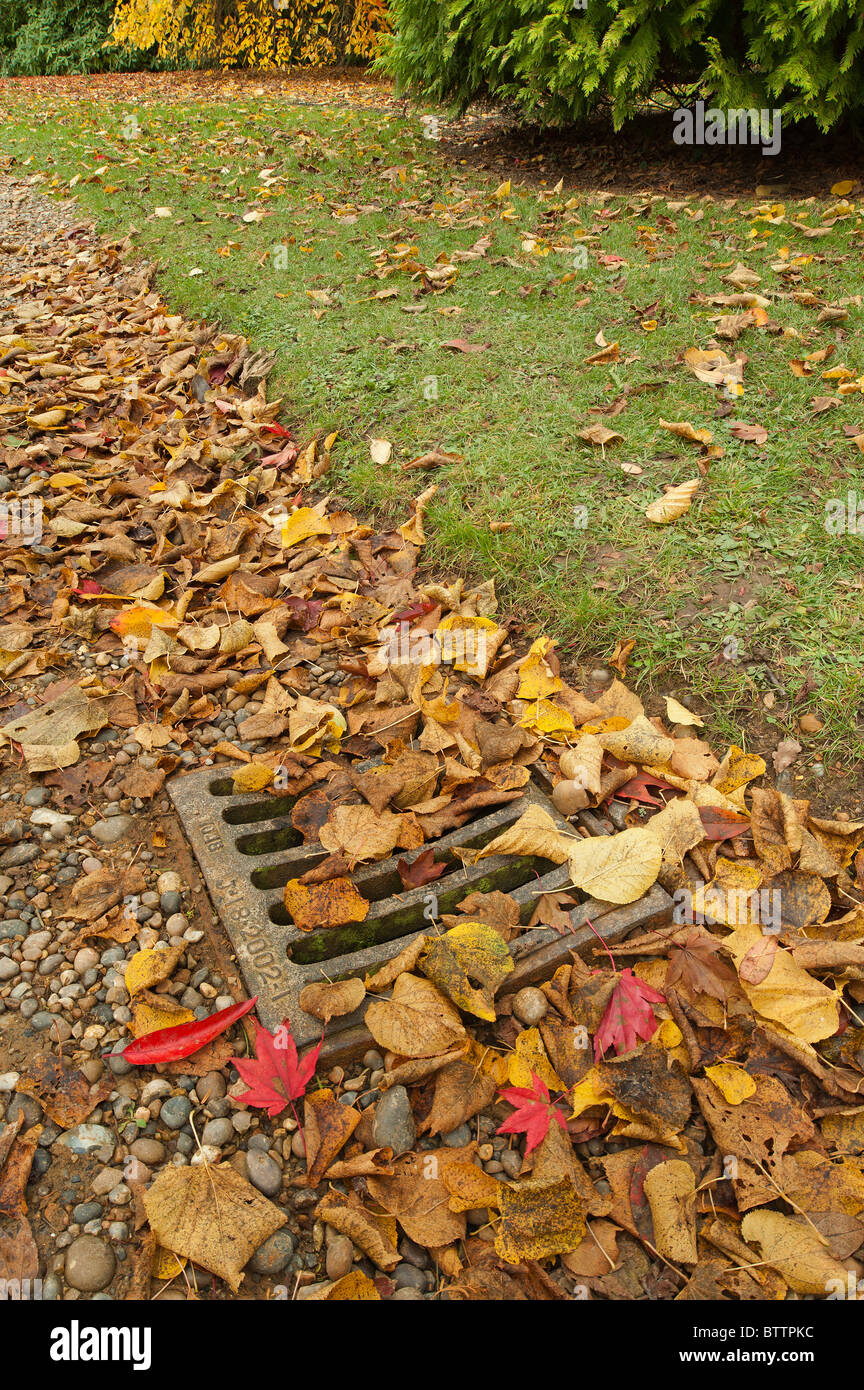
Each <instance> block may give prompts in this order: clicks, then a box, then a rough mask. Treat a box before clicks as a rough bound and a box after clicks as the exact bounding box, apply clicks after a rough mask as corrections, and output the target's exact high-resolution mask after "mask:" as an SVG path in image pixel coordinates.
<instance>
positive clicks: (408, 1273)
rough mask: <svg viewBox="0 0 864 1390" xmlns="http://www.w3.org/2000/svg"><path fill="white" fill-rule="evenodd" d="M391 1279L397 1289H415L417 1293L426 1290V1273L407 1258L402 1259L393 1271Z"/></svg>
mask: <svg viewBox="0 0 864 1390" xmlns="http://www.w3.org/2000/svg"><path fill="white" fill-rule="evenodd" d="M393 1281H394V1283H395V1285H396V1287H397V1289H416V1290H417V1292H418V1293H425V1292H426V1275H425V1274H424V1273H423V1270H422V1269H417V1268H416V1266H415V1265H411V1264H409V1263H408V1261H407V1260H403V1261H402V1263H401V1264H398V1265H397V1266H396V1268H395V1270H394V1271H393Z"/></svg>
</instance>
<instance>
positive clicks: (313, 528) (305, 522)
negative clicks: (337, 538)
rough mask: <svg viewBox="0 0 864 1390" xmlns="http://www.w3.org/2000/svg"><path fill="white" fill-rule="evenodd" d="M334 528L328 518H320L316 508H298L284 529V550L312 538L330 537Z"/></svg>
mask: <svg viewBox="0 0 864 1390" xmlns="http://www.w3.org/2000/svg"><path fill="white" fill-rule="evenodd" d="M332 534H333V527H332V526H331V525H330V522H329V521H328V520H327V518H326V517H323V516H320V515H319V513H318V512H317V511H316V510H315V508H314V507H298V508H297V510H296V512H292V513H291V515H290V516H289V518H288V520H287V521H286V522H285V524H284V525H283V527H282V549H283V550H288V549H289V547H290V546H292V545H299V543H300V541H306V540H308V539H309V538H310V536H330V535H332Z"/></svg>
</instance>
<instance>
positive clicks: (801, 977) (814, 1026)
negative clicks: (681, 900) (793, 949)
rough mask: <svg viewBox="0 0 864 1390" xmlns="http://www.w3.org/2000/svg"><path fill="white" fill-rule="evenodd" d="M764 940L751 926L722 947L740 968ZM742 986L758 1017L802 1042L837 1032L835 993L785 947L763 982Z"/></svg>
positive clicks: (746, 983)
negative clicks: (775, 1024)
mask: <svg viewBox="0 0 864 1390" xmlns="http://www.w3.org/2000/svg"><path fill="white" fill-rule="evenodd" d="M694 906H695V902H694ZM763 940H764V935H763V932H762V931H761V929H760V927H758V926H756V925H749V924H748V925H745V926H740V927H738V929H737V930H736V931H734V932H733V933H732V935H731V936H727V937H726V940H725V941H724V943H723V945H724V947H725V948H726V949H727V950H728V951H730V952H731V954H732V958H733V960H734V962H735V966H736V969H740V966H741V962H742V961H743V959H744V957H745V956H746V954H747V952H748V951H750V950H752V948H753V947H754V946H756V945H758V944H759V943H760V942H761V941H763ZM741 987H742V989H743V990H744V992H745V994H746V995H747V998H748V999H749V1000H750V1003H751V1004H752V1005H753V1008H754V1009H755V1010H756V1012H757V1013H758V1014H761V1015H762V1017H763V1018H770V1019H774V1020H775V1021H776V1022H777V1023H782V1025H783V1027H784V1028H787V1029H788V1030H789V1032H790V1033H793V1034H794V1035H795V1037H796V1038H800V1039H801V1041H802V1042H808V1043H816V1042H820V1041H821V1040H822V1039H823V1038H831V1037H833V1036H834V1034H835V1033H836V1032H837V1029H838V1027H839V1023H840V1016H839V1010H838V1005H837V997H836V992H835V991H834V990H832V989H828V987H827V986H826V985H823V984H822V983H821V982H820V981H819V980H815V979H814V978H813V976H812V975H808V973H807V971H806V970H802V968H801V966H800V965H798V964H797V962H796V961H795V959H794V957H793V956H792V955H791V954H790V953H789V952H788V951H784V950H783V949H782V947H778V949H777V951H776V953H775V956H774V961H773V963H772V965H771V969H770V970H769V971H768V974H767V975H766V976H765V978H764V980H762V981H761V982H760V983H759V984H755V985H754V984H750V983H749V982H748V981H747V980H741Z"/></svg>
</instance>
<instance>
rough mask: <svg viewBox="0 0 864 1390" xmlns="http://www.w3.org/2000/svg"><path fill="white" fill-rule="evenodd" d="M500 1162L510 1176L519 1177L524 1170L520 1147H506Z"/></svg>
mask: <svg viewBox="0 0 864 1390" xmlns="http://www.w3.org/2000/svg"><path fill="white" fill-rule="evenodd" d="M500 1163H501V1167H502V1168H503V1169H504V1172H505V1173H506V1174H507V1176H508V1178H518V1176H519V1174H520V1173H521V1172H522V1155H521V1154H520V1153H519V1150H518V1149H504V1150H503V1151H502V1153H501V1158H500Z"/></svg>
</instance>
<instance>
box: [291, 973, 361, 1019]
mask: <svg viewBox="0 0 864 1390" xmlns="http://www.w3.org/2000/svg"><path fill="white" fill-rule="evenodd" d="M365 998H366V986H365V985H364V983H363V981H362V980H358V979H356V978H353V979H349V980H337V981H336V982H335V983H334V984H327V983H326V982H322V983H321V984H311V985H304V987H303V989H301V991H300V1007H301V1009H304V1010H305V1011H306V1013H307V1014H312V1016H313V1017H314V1018H320V1019H321V1020H322V1022H324V1023H329V1022H330V1019H331V1018H340V1017H341V1016H342V1015H343V1014H353V1012H354V1010H355V1009H359V1007H360V1005H361V1004H362V1003H363V1000H364V999H365Z"/></svg>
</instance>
